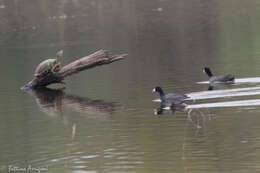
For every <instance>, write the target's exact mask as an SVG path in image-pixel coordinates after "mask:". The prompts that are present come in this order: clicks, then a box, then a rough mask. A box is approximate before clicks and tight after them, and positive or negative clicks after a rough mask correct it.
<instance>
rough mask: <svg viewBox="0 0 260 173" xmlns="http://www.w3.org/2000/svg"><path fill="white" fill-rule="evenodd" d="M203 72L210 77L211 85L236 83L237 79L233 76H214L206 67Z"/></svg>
mask: <svg viewBox="0 0 260 173" xmlns="http://www.w3.org/2000/svg"><path fill="white" fill-rule="evenodd" d="M203 71H204V72H205V73H206V74H207V75H208V77H209V82H210V83H211V84H213V83H223V84H229V83H234V80H235V77H234V76H233V75H230V74H228V75H221V76H213V74H212V72H211V70H210V69H209V68H208V67H205V68H204V69H203Z"/></svg>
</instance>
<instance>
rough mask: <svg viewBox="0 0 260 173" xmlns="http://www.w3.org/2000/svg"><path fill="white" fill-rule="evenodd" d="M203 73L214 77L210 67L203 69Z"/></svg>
mask: <svg viewBox="0 0 260 173" xmlns="http://www.w3.org/2000/svg"><path fill="white" fill-rule="evenodd" d="M203 72H204V73H207V75H208V76H209V77H212V76H213V74H212V73H211V70H210V68H209V67H205V68H204V69H203Z"/></svg>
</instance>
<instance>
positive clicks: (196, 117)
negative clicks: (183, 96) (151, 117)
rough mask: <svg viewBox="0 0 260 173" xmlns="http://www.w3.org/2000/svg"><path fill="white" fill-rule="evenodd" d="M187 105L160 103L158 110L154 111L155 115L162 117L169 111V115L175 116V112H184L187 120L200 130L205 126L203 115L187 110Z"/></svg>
mask: <svg viewBox="0 0 260 173" xmlns="http://www.w3.org/2000/svg"><path fill="white" fill-rule="evenodd" d="M187 106H188V105H187V104H185V103H181V104H173V103H172V104H171V103H164V102H161V105H160V107H159V108H157V109H154V114H155V115H158V116H160V115H162V114H163V113H164V111H166V110H169V113H170V114H171V115H175V114H176V112H186V113H187V120H188V121H190V122H191V123H192V124H193V125H194V126H195V127H196V128H197V129H201V128H203V127H204V126H205V121H206V119H205V115H204V113H203V112H202V111H200V110H199V109H190V108H187Z"/></svg>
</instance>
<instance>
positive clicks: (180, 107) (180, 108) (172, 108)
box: [154, 102, 186, 115]
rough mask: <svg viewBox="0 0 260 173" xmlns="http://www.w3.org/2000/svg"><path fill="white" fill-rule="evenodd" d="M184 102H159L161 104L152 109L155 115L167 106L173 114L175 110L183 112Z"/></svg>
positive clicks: (159, 113) (161, 112) (160, 113)
mask: <svg viewBox="0 0 260 173" xmlns="http://www.w3.org/2000/svg"><path fill="white" fill-rule="evenodd" d="M185 107H186V104H185V103H180V104H173V103H172V104H170V103H164V102H161V105H160V107H159V108H157V109H154V114H155V115H162V114H163V112H164V111H165V109H167V108H169V111H170V114H171V115H174V114H175V113H176V111H179V112H184V111H185Z"/></svg>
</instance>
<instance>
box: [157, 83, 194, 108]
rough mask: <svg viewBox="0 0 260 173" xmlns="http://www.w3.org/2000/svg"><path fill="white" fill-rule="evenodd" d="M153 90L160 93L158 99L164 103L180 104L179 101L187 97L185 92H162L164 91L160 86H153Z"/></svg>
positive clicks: (181, 101)
mask: <svg viewBox="0 0 260 173" xmlns="http://www.w3.org/2000/svg"><path fill="white" fill-rule="evenodd" d="M153 92H158V93H159V94H160V100H161V102H163V103H164V104H165V105H169V104H181V103H183V102H184V101H185V99H187V98H189V97H188V96H187V95H185V94H178V93H169V94H164V92H163V90H162V88H161V87H155V88H154V89H153Z"/></svg>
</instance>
